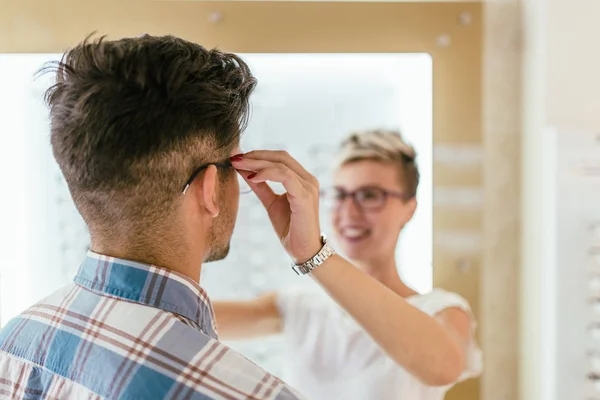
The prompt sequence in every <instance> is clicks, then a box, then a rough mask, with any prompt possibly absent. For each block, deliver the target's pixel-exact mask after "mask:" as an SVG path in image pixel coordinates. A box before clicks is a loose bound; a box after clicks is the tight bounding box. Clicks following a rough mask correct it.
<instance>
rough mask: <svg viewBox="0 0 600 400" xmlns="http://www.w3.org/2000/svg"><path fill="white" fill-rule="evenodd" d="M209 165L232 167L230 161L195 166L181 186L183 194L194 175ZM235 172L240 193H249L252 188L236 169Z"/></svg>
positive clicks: (192, 180)
mask: <svg viewBox="0 0 600 400" xmlns="http://www.w3.org/2000/svg"><path fill="white" fill-rule="evenodd" d="M211 165H214V166H215V167H217V168H233V165H232V164H231V163H230V162H224V163H208V164H203V165H201V166H200V167H198V168H196V170H195V171H194V172H193V173H192V175H191V176H190V178H189V179H188V180H187V182H186V183H185V185H184V186H183V194H185V193H186V192H187V190H188V189H189V188H190V185H191V184H192V182H194V179H196V177H197V176H198V175H199V174H200V173H201V172H202V171H204V170H205V169H206V168H208V167H210V166H211ZM236 174H237V176H238V182H239V185H240V193H241V194H246V193H250V192H251V191H252V189H250V186H248V184H247V183H246V181H245V180H244V178H242V176H241V175H240V174H239V173H237V171H236Z"/></svg>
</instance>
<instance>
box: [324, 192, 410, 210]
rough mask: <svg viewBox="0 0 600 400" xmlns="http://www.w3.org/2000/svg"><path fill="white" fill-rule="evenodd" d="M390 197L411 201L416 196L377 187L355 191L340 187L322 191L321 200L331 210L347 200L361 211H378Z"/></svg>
mask: <svg viewBox="0 0 600 400" xmlns="http://www.w3.org/2000/svg"><path fill="white" fill-rule="evenodd" d="M390 197H392V198H397V199H402V200H409V199H411V198H412V197H414V196H413V195H409V194H406V193H401V192H395V191H392V190H387V189H384V188H381V187H377V186H365V187H361V188H358V189H356V190H353V191H346V190H344V189H342V188H339V187H332V188H326V189H323V190H321V199H322V200H323V203H324V206H325V207H327V208H330V209H336V208H338V207H340V206H341V205H342V204H343V203H344V201H345V200H346V199H351V200H352V201H353V202H354V204H355V205H356V206H357V207H359V208H360V209H363V210H367V211H377V210H381V209H382V208H383V207H385V204H386V202H387V200H388V199H389V198H390Z"/></svg>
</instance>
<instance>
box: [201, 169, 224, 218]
mask: <svg viewBox="0 0 600 400" xmlns="http://www.w3.org/2000/svg"><path fill="white" fill-rule="evenodd" d="M219 184H220V182H219V176H218V171H217V167H215V166H214V165H209V166H208V167H207V168H206V170H205V171H204V179H202V200H203V203H204V207H205V208H206V211H208V214H209V215H210V216H211V217H213V218H215V217H217V216H218V215H219V206H218V203H217V200H218V193H219Z"/></svg>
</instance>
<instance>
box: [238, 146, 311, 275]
mask: <svg viewBox="0 0 600 400" xmlns="http://www.w3.org/2000/svg"><path fill="white" fill-rule="evenodd" d="M231 163H232V164H233V166H234V168H236V169H237V170H238V171H239V172H240V174H241V175H242V177H243V178H244V179H245V180H246V182H248V184H249V185H250V187H251V188H252V190H253V191H254V193H256V195H257V196H258V198H259V199H260V201H261V203H262V204H263V206H264V207H265V209H266V210H267V213H268V214H269V218H270V220H271V223H272V224H273V228H275V232H276V233H277V236H278V237H279V239H280V240H281V243H282V244H283V247H284V248H285V250H286V251H287V252H288V254H289V255H290V256H291V257H292V259H293V260H294V262H295V263H297V264H301V263H303V262H306V261H308V260H309V259H311V258H312V257H313V256H315V255H316V254H317V253H318V252H319V250H320V249H321V247H322V242H321V229H320V224H319V182H318V180H317V178H315V177H314V176H313V175H311V174H310V173H309V172H308V171H307V170H306V169H304V167H302V165H300V163H299V162H298V161H296V160H295V159H294V158H292V157H291V156H290V155H289V154H288V153H287V152H285V151H269V150H261V151H252V152H249V153H246V154H244V155H239V156H235V157H232V158H231ZM268 181H271V182H277V183H281V184H282V185H283V187H284V188H285V190H286V193H283V194H280V195H278V194H276V193H275V192H273V190H272V189H271V188H270V187H269V185H268V184H267V182H268Z"/></svg>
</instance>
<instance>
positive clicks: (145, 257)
mask: <svg viewBox="0 0 600 400" xmlns="http://www.w3.org/2000/svg"><path fill="white" fill-rule="evenodd" d="M91 250H92V251H93V252H95V253H98V254H102V255H106V256H110V257H115V258H120V259H122V260H129V261H136V262H140V263H143V264H148V265H153V266H156V267H161V268H165V269H168V270H170V271H174V272H178V273H180V274H183V275H185V276H187V277H188V278H190V279H192V280H193V281H195V282H197V283H200V272H201V269H202V254H200V252H197V251H196V252H193V251H191V250H190V249H189V248H187V247H186V246H185V245H181V244H180V245H175V244H173V245H171V246H165V245H164V244H162V245H153V244H150V243H148V244H144V243H139V242H137V243H130V244H121V243H119V244H114V243H110V242H106V241H103V240H99V239H96V238H92V246H91ZM174 250H177V251H174ZM196 253H198V254H196Z"/></svg>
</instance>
